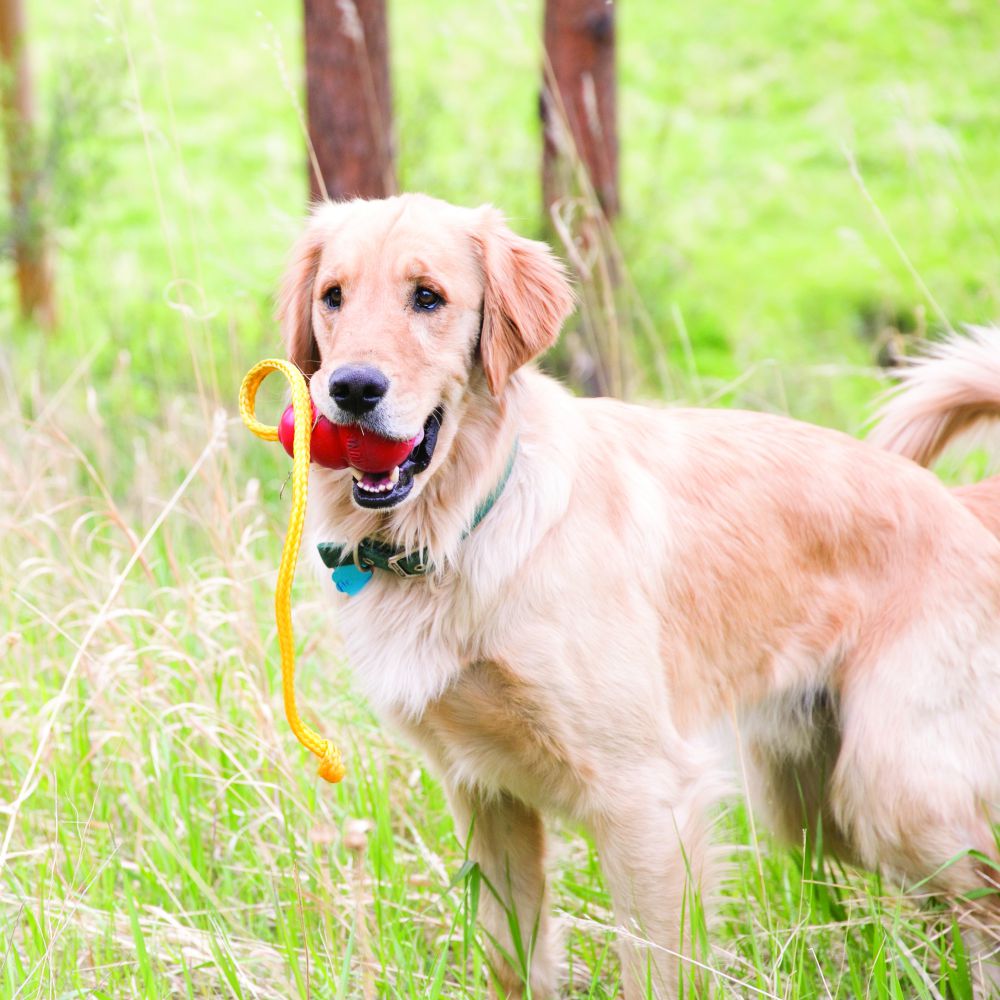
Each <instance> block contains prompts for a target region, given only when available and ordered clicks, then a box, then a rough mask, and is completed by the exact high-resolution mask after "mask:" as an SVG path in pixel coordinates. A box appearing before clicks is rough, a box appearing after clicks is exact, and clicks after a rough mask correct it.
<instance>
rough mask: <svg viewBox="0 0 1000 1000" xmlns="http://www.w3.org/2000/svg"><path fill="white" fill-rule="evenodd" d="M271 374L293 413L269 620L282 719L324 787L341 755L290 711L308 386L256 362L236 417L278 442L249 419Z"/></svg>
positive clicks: (272, 431)
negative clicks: (274, 635)
mask: <svg viewBox="0 0 1000 1000" xmlns="http://www.w3.org/2000/svg"><path fill="white" fill-rule="evenodd" d="M271 372H281V374H282V375H284V376H285V378H286V379H288V384H289V386H290V387H291V390H292V406H293V407H294V409H295V443H296V448H295V456H294V458H293V459H292V510H291V513H290V514H289V515H288V531H287V533H286V534H285V545H284V548H283V549H282V550H281V565H280V566H279V567H278V583H277V587H276V589H275V592H274V616H275V619H276V621H277V624H278V646H279V647H280V649H281V688H282V692H283V694H284V699H285V716H286V717H287V719H288V724H289V725H290V726H291V727H292V732H293V733H295V737H296V739H298V741H299V742H300V743H301V744H302V745H303V746H304V747H305V748H306V749H307V750H309V751H311V752H312V753H314V754H315V755H316V756H317V757H319V758H320V765H319V774H320V777H321V778H325V779H326V780H327V781H340V779H341V778H343V777H344V765H343V763H342V762H341V758H340V751H339V750H338V749H337V748H336V747H335V746H334V745H333V744H332V743H331V742H330V741H329V740H325V739H323V738H322V737H321V736H320V735H319V734H318V733H316V732H314V731H313V730H312V729H310V728H309V726H307V725H306V724H305V723H304V722H303V721H302V720H301V719H300V718H299V710H298V709H297V708H296V707H295V643H294V640H293V638H292V579H293V578H294V576H295V564H296V562H297V561H298V558H299V546H300V544H301V542H302V526H303V523H304V522H305V516H306V497H307V495H308V492H309V448H308V447H305V448H303V447H301V443H302V442H303V441H305V442H308V441H309V439H310V437H311V436H312V405H311V402H310V399H309V386H308V383H307V382H306V380H305V377H304V376H303V374H302V372H300V371H299V370H298V368H296V367H295V366H294V365H291V364H289V363H288V362H287V361H278V360H275V359H271V360H268V361H261V362H260V363H259V364H256V365H254V366H253V368H251V369H250V371H248V372H247V374H246V377H245V378H244V379H243V384H242V385H241V386H240V416H241V417H242V418H243V423H245V424H246V425H247V427H248V428H249V430H250V431H252V432H253V433H254V434H256V435H257V437H259V438H263V439H264V440H265V441H277V440H278V428H277V427H269V426H268V425H267V424H262V423H261V422H260V421H259V420H258V419H257V417H256V416H255V415H254V400H255V399H256V398H257V389H258V388H259V387H260V384H261V382H263V381H264V379H265V378H267V376H268V375H269V374H270V373H271Z"/></svg>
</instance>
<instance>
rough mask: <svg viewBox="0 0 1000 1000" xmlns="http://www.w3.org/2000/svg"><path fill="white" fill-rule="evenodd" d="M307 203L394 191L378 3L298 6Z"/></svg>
mask: <svg viewBox="0 0 1000 1000" xmlns="http://www.w3.org/2000/svg"><path fill="white" fill-rule="evenodd" d="M305 41H306V95H307V106H308V116H309V141H310V143H311V145H312V150H311V152H312V156H311V160H312V169H311V170H310V194H311V195H312V197H313V198H322V197H329V198H333V199H341V198H353V197H359V196H360V197H364V198H384V197H386V196H387V195H390V194H393V193H394V192H395V190H396V177H395V172H394V169H393V142H392V96H391V92H390V87H389V52H388V31H387V25H386V5H385V0H305Z"/></svg>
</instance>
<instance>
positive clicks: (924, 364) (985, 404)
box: [868, 327, 1000, 537]
mask: <svg viewBox="0 0 1000 1000" xmlns="http://www.w3.org/2000/svg"><path fill="white" fill-rule="evenodd" d="M996 417H1000V330H998V329H991V328H989V327H970V328H969V332H968V335H967V336H953V337H949V338H948V339H947V340H945V341H942V342H941V343H940V344H936V345H935V346H934V347H932V348H931V349H930V350H929V351H928V352H927V354H926V355H925V356H924V357H922V358H920V359H919V360H917V361H914V362H912V363H911V364H910V366H909V367H908V368H907V370H906V372H905V373H904V374H903V381H902V384H901V385H900V386H899V388H898V389H897V390H896V391H895V392H894V393H893V394H892V396H891V397H890V398H889V400H888V402H886V403H885V405H884V406H883V407H882V408H881V410H880V411H879V413H878V423H877V424H876V425H875V427H874V429H873V430H872V432H871V433H870V434H869V435H868V440H869V441H871V442H872V443H873V444H875V445H878V447H880V448H884V449H885V450H886V451H893V452H896V454H898V455H905V456H906V457H907V458H910V459H912V460H913V461H914V462H919V463H920V464H921V465H930V464H931V462H933V461H934V459H935V458H937V457H938V455H940V454H941V452H942V451H943V450H944V448H945V446H946V445H947V444H948V442H949V441H950V440H951V439H952V438H953V437H955V436H956V435H957V434H960V433H962V432H963V431H966V430H969V429H970V428H971V427H972V426H973V425H974V424H977V423H980V422H981V421H983V420H986V419H989V418H996ZM952 492H953V493H954V495H955V497H956V499H958V500H960V501H961V502H962V503H963V504H964V505H965V507H966V508H967V509H968V510H969V511H970V512H971V513H972V514H974V515H975V516H976V517H977V518H978V519H979V520H980V521H981V522H982V523H983V524H984V525H985V526H986V527H987V528H989V530H990V531H991V532H992V533H993V534H994V535H996V536H997V537H1000V476H994V477H992V478H991V479H985V480H983V482H981V483H973V484H971V485H969V486H959V487H957V488H956V489H954V490H953V491H952Z"/></svg>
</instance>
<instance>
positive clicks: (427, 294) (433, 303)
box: [413, 285, 444, 312]
mask: <svg viewBox="0 0 1000 1000" xmlns="http://www.w3.org/2000/svg"><path fill="white" fill-rule="evenodd" d="M413 304H414V305H415V306H416V307H417V309H422V310H423V311H424V312H433V311H434V310H435V309H437V308H438V306H443V305H444V299H443V298H441V296H440V295H438V293H437V292H434V291H431V289H429V288H425V287H424V286H423V285H420V286H418V287H417V290H416V291H415V292H414V293H413Z"/></svg>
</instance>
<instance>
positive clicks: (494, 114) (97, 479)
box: [0, 0, 1000, 998]
mask: <svg viewBox="0 0 1000 1000" xmlns="http://www.w3.org/2000/svg"><path fill="white" fill-rule="evenodd" d="M392 6H393V11H392V14H393V24H392V38H393V48H394V83H395V91H396V102H397V112H398V140H399V142H398V145H399V151H400V167H399V173H400V180H401V184H402V186H403V187H405V188H407V189H423V190H427V191H430V192H431V193H434V194H437V195H440V196H442V197H446V198H449V199H452V200H455V201H459V202H466V203H477V202H482V201H492V202H494V203H496V204H498V205H500V206H501V207H503V208H504V209H505V210H506V211H507V212H508V213H509V215H510V216H511V218H512V220H513V221H514V223H515V225H516V226H517V227H518V228H520V229H521V230H522V231H524V232H526V233H529V234H531V233H534V234H540V233H542V232H543V226H542V224H541V221H540V218H539V215H540V206H539V198H538V180H537V173H538V171H537V165H538V159H539V155H540V153H539V134H538V126H537V123H536V121H535V109H536V95H537V85H538V84H537V67H538V64H539V52H538V42H537V37H536V36H537V32H536V30H535V29H536V26H537V24H538V22H539V16H540V15H539V8H538V5H537V4H536V3H532V4H523V3H520V2H515V0H496V2H495V3H486V4H482V5H470V4H468V3H465V4H460V3H458V2H456V0H442V2H440V3H436V4H433V5H432V4H430V3H402V2H398V3H394V4H393V5H392ZM296 10H297V5H296V4H279V3H276V2H274V0H269V2H267V3H262V4H256V5H252V6H251V7H247V6H246V5H243V4H238V3H235V2H234V0H218V2H215V0H213V2H212V3H196V2H194V0H181V2H177V3H171V4H170V5H169V8H168V7H167V6H166V5H155V6H154V5H152V4H149V3H146V2H140V0H136V2H135V3H134V4H130V5H125V6H122V5H119V4H118V3H116V2H109V3H101V4H99V5H91V4H89V3H86V2H84V0H77V2H75V3H66V4H59V5H56V4H46V5H41V4H36V5H33V7H32V10H31V16H32V22H31V27H32V31H33V37H32V45H33V54H34V55H35V57H36V63H37V67H38V71H39V77H40V91H41V98H42V100H41V102H40V103H41V107H42V109H43V113H44V117H45V118H46V121H47V122H49V123H50V124H52V123H53V121H55V122H56V123H57V124H59V123H60V119H59V113H60V112H57V111H53V109H64V108H65V107H66V103H65V102H66V100H67V97H66V95H67V93H68V92H69V91H71V92H72V93H74V94H79V93H83V94H84V95H85V97H84V98H80V100H83V101H84V106H83V107H81V108H79V109H78V111H77V112H76V116H75V117H73V118H72V119H71V120H70V121H69V123H68V124H67V122H66V121H65V120H63V121H61V128H62V131H60V130H59V129H56V133H57V134H59V135H61V136H63V137H64V139H65V143H64V145H63V147H62V148H61V154H60V159H59V162H58V164H57V170H56V173H55V177H54V183H55V195H56V198H55V204H56V206H57V211H56V219H57V222H58V231H57V236H58V242H59V294H60V305H61V315H62V322H61V325H60V327H59V329H58V330H57V331H56V332H55V333H54V334H52V335H51V336H48V337H45V336H42V335H41V334H40V333H39V332H38V331H36V330H34V329H32V328H30V327H26V326H22V325H18V324H16V323H15V322H14V320H13V301H12V291H11V288H12V283H11V281H10V280H9V277H10V276H9V269H8V268H4V269H3V270H2V272H0V315H2V316H3V317H4V320H5V324H4V327H5V333H4V339H3V346H2V348H0V381H2V385H3V394H2V402H0V411H2V414H3V419H4V422H5V426H7V427H8V433H7V437H6V439H5V440H4V442H3V443H2V444H0V656H2V658H3V664H4V669H3V672H2V674H0V747H2V751H3V762H2V764H0V803H2V809H0V844H2V845H3V848H2V853H3V855H4V859H3V863H2V864H0V995H2V996H22V997H34V996H46V997H48V996H52V997H55V996H60V997H62V996H98V997H100V996H107V997H121V996H132V995H134V996H166V995H179V996H192V997H216V996H240V997H271V996H318V997H363V996H365V982H366V975H369V976H370V979H371V980H372V981H373V982H374V984H375V990H376V994H377V995H379V996H385V997H415V998H416V997H420V998H423V997H457V996H468V997H484V996H485V995H486V981H487V972H486V968H485V965H484V960H483V957H482V953H481V950H480V944H481V942H480V941H479V938H478V937H477V934H476V932H475V921H474V915H473V912H472V911H473V909H474V906H473V903H474V897H475V895H476V893H480V894H481V893H482V892H483V891H487V890H486V889H484V887H483V886H482V885H481V884H480V882H479V881H478V879H477V874H476V869H474V868H470V867H468V866H465V865H464V864H463V862H464V861H465V852H464V848H463V845H462V843H461V841H460V839H459V838H458V837H457V836H456V834H455V832H454V831H453V830H452V826H451V822H450V819H449V817H448V814H447V809H446V806H445V802H444V798H443V795H442V793H441V790H440V789H439V788H438V787H437V785H436V784H435V783H434V782H433V780H432V779H431V778H430V777H429V776H428V775H427V773H426V772H425V771H424V770H423V768H422V765H421V762H420V761H419V760H418V759H417V758H415V757H414V756H413V755H412V754H411V753H410V752H409V751H408V750H407V749H405V748H403V747H401V746H400V745H398V744H397V743H396V742H395V741H394V740H393V738H392V736H391V735H390V734H389V733H387V732H386V731H384V730H383V729H381V728H380V727H379V725H378V724H377V723H376V721H375V720H374V718H373V717H372V715H371V714H370V712H369V711H368V709H367V708H366V706H365V705H364V704H363V703H362V702H361V701H360V699H359V697H358V696H357V694H356V693H355V692H354V691H353V689H352V687H351V681H350V673H349V670H348V667H347V665H346V664H345V663H344V660H343V656H342V652H341V643H340V640H339V637H338V633H337V623H336V621H335V620H332V619H331V618H330V617H329V614H328V612H327V611H325V610H324V605H323V602H322V595H321V591H320V588H319V587H318V586H317V585H316V584H315V582H314V581H313V580H311V579H303V580H300V581H299V583H298V585H297V597H296V625H297V630H298V631H297V635H298V642H299V650H300V657H301V660H300V662H301V676H300V680H299V685H298V686H299V691H300V698H301V703H302V706H303V710H304V712H305V714H306V716H307V717H308V718H309V719H310V721H311V722H312V723H313V725H315V726H316V727H317V728H319V729H320V730H321V731H322V732H324V733H327V734H330V735H333V736H335V737H336V738H337V739H339V740H340V741H341V743H342V745H344V746H345V749H346V750H347V751H348V756H349V761H350V763H349V776H348V780H347V781H346V782H345V783H344V784H342V785H340V786H337V787H335V788H331V787H329V786H326V785H323V784H321V783H320V782H319V781H318V780H317V779H316V778H315V776H314V769H313V765H312V762H311V760H309V759H308V758H307V756H306V755H305V753H304V751H302V750H301V749H300V748H299V747H298V745H297V744H295V742H294V741H293V739H292V738H291V736H290V734H289V733H288V731H287V727H286V725H285V723H284V720H283V718H282V717H281V710H280V689H279V682H278V677H277V673H276V664H275V655H276V643H275V636H274V629H273V625H272V621H271V607H270V602H271V594H272V586H273V582H274V575H275V570H276V566H277V558H278V551H279V546H280V536H281V531H282V528H283V519H284V515H285V512H286V509H287V497H285V498H284V499H283V498H282V497H281V490H282V486H283V483H284V476H285V472H286V468H287V467H286V465H285V463H284V462H283V461H282V459H281V457H280V456H279V455H278V454H276V453H275V450H274V449H269V448H267V447H265V446H263V445H261V444H260V443H259V442H256V441H255V440H252V439H250V438H249V436H248V435H247V434H246V433H245V432H244V431H243V429H242V427H241V425H240V424H239V423H238V421H237V420H236V419H235V407H234V405H233V396H234V390H235V387H236V385H237V384H238V380H239V378H240V377H241V375H242V373H243V371H244V370H245V369H246V368H247V367H248V366H249V364H250V363H251V362H252V361H253V360H256V359H257V358H259V357H260V356H262V355H264V354H269V353H273V352H274V351H275V350H276V349H277V336H276V332H275V330H274V327H273V324H272V321H271V309H272V306H271V303H272V295H273V290H274V287H275V283H276V279H277V276H278V274H279V273H280V268H281V264H282V260H283V258H284V254H285V252H286V249H287V247H288V245H289V243H290V241H291V239H292V237H293V235H294V233H295V231H296V227H297V225H298V223H299V220H300V217H301V214H302V208H303V203H304V197H305V161H304V156H303V153H302V149H301V136H300V131H299V125H298V119H297V115H296V110H295V98H294V94H295V86H294V84H292V85H290V86H289V85H286V80H292V81H295V80H297V79H298V74H299V72H300V65H299V43H300V39H299V32H300V26H299V22H298V20H297V18H296V16H295V14H296ZM998 31H1000V10H998V8H997V7H996V6H995V5H992V4H987V3H985V2H978V0H954V2H951V3H930V2H916V3H903V2H901V0H883V2H879V3H875V2H868V3H866V2H858V3H853V4H842V3H834V2H832V0H823V2H820V3H817V4H812V5H805V6H803V5H800V4H792V3H791V2H789V0H779V2H775V3H772V4H758V3H752V2H750V0H741V2H737V3H731V4H728V5H725V6H722V5H714V6H713V5H705V4H701V5H699V4H696V3H691V2H687V0H684V2H680V3H657V2H654V0H642V2H640V0H635V2H633V3H628V4H624V5H622V8H621V10H620V81H621V94H620V98H621V133H622V141H623V157H622V186H623V203H624V206H625V213H624V215H623V218H622V219H621V221H620V224H619V226H618V238H619V240H620V243H621V246H622V248H623V251H624V253H625V257H626V260H627V263H628V266H629V270H630V274H631V276H632V278H633V280H634V282H635V285H636V288H637V293H638V296H639V298H640V299H641V302H642V304H643V307H644V309H645V310H646V311H647V312H648V314H649V316H650V319H651V322H652V326H653V328H654V329H655V330H656V331H658V335H659V338H660V340H659V343H660V346H661V347H662V350H663V351H664V352H665V354H666V356H667V357H668V358H669V359H670V360H671V362H672V363H673V364H674V366H675V367H676V370H677V371H678V372H679V373H680V376H679V379H678V381H679V384H680V386H681V387H682V389H683V391H684V392H685V394H686V395H687V396H689V397H690V398H710V399H713V400H715V401H717V402H720V403H725V404H739V405H750V406H757V407H765V408H770V409H775V410H781V411H784V412H789V413H792V414H795V415H799V416H803V417H808V418H810V419H816V420H820V421H822V422H825V423H829V424H833V425H837V426H841V427H845V428H848V429H857V428H858V427H859V426H861V424H862V423H863V421H864V418H865V416H866V414H867V404H868V401H869V400H870V399H871V396H872V394H873V392H874V391H875V390H876V389H877V387H878V381H877V379H876V378H875V377H874V376H873V374H872V365H873V361H874V358H875V352H876V350H877V348H878V345H879V343H880V342H881V341H882V340H884V338H885V337H887V336H890V335H893V333H894V331H902V332H903V333H911V332H923V331H927V332H931V333H933V332H935V331H937V330H939V329H940V328H941V327H942V325H943V323H944V319H943V316H946V317H947V318H948V320H950V322H951V323H953V324H958V323H960V322H962V321H967V320H974V321H984V320H989V319H990V318H992V317H995V316H996V314H997V311H998V310H997V305H998V295H1000V288H998V278H997V275H998V274H1000V268H998V263H1000V252H998V225H997V223H998V213H1000V169H998V168H1000V151H998V147H997V143H996V137H997V129H998V124H1000V118H998V115H1000V112H998V105H997V102H996V97H995V95H996V94H997V93H998V92H1000V62H998V61H997V59H996V56H995V51H993V49H994V48H995V46H993V45H992V43H991V40H992V39H995V38H996V37H997V36H998ZM81 80H85V81H86V87H84V88H82V89H81V87H80V86H79V85H78V84H79V81H81ZM69 84H72V86H69ZM53 115H55V119H53ZM852 162H853V163H855V164H856V165H857V176H855V175H853V174H852V170H851V169H850V164H851V163H852ZM873 206H877V212H876V210H875V207H873ZM900 250H901V251H902V253H901V252H900ZM904 254H905V259H904ZM942 314H943V316H942ZM682 330H683V331H684V332H683V333H682ZM685 337H686V338H687V341H688V342H689V344H690V358H691V359H693V367H692V364H691V362H690V361H689V355H688V352H687V351H686V349H685ZM647 346H648V345H647ZM649 375H650V378H649V383H648V386H649V388H648V390H647V391H652V388H651V387H654V386H655V384H656V379H655V377H654V376H653V373H652V370H650V372H649ZM269 398H270V400H271V403H272V404H273V405H275V406H276V405H277V401H278V394H277V389H274V390H272V391H271V392H270V393H269ZM219 406H224V407H225V408H226V410H227V421H226V423H225V426H224V427H223V428H221V429H219V428H217V429H216V430H217V433H216V436H215V437H213V419H214V418H213V414H214V413H215V412H216V410H217V408H218V407H219ZM192 470H193V471H192ZM952 471H954V472H955V474H956V475H959V474H963V470H961V469H958V468H957V467H956V468H955V469H954V470H952ZM187 477H190V479H189V481H186V479H187ZM181 487H183V488H182V489H181ZM178 491H179V492H178ZM159 518H161V519H162V521H161V522H160V523H157V519H159ZM133 561H134V562H133ZM130 564H131V565H130ZM126 567H129V571H128V573H127V574H124V575H123V571H124V570H125V568H126ZM119 587H120V590H119ZM351 818H354V819H363V820H366V821H369V822H370V823H371V827H370V830H369V831H368V834H367V845H366V850H365V851H364V852H363V854H352V853H351V852H349V851H348V850H347V849H346V848H345V846H344V842H343V839H342V831H343V828H344V824H345V822H346V821H347V820H349V819H351ZM720 824H721V826H722V827H723V832H724V834H725V836H724V837H723V839H725V840H727V841H729V842H731V843H733V844H734V845H736V846H735V847H734V848H733V850H732V851H731V852H729V855H728V857H729V861H730V865H729V875H728V877H727V879H726V880H725V883H724V891H723V892H722V894H721V905H720V907H719V909H718V913H717V916H716V917H714V918H712V919H711V921H710V926H709V931H708V940H709V941H710V946H709V945H707V944H704V945H703V948H702V958H703V959H704V960H705V961H706V963H707V964H708V965H710V966H711V968H712V970H714V971H712V972H711V973H708V974H707V981H708V983H709V984H710V987H709V988H710V989H711V990H713V991H714V992H715V993H716V994H718V995H725V996H748V997H749V996H758V995H773V996H781V997H795V998H806V997H837V998H846V997H877V998H883V997H884V998H893V997H907V998H909V997H939V996H949V997H956V998H960V997H965V996H968V995H969V985H968V984H969V975H970V973H969V969H968V962H967V959H966V958H965V955H964V950H963V946H962V942H961V939H960V938H958V937H957V936H956V934H955V933H954V931H953V927H952V924H951V918H950V916H949V914H948V913H947V912H946V911H943V910H938V909H934V908H933V906H932V905H931V904H929V903H926V902H925V901H921V900H914V899H909V898H905V897H901V896H899V895H897V894H895V893H894V892H893V891H892V890H891V889H890V888H889V887H885V886H882V885H880V884H879V883H878V882H877V880H875V879H873V878H870V877H866V876H862V875H859V874H858V873H856V872H852V871H847V870H841V869H839V868H836V867H832V866H830V865H827V864H823V863H821V862H819V861H817V860H816V859H814V858H813V857H812V856H811V852H810V851H809V850H805V851H797V852H796V851H787V850H785V849H782V848H779V847H777V846H776V845H774V844H772V843H771V841H770V840H768V839H767V838H766V837H765V836H763V835H762V836H761V839H760V840H759V841H758V840H757V839H756V838H755V837H754V836H752V833H751V831H750V829H749V828H748V824H747V819H746V816H745V813H744V811H743V810H742V808H741V807H740V806H739V805H738V804H736V805H735V806H733V808H732V809H731V811H729V812H727V813H726V814H725V816H724V817H723V818H722V819H721V820H720ZM552 855H553V856H552V880H553V896H554V902H555V905H556V908H557V910H558V911H559V913H560V914H561V915H562V917H563V919H564V921H565V922H566V924H567V927H568V935H567V943H568V963H569V964H568V971H569V975H570V977H571V983H572V988H571V990H568V992H567V995H573V996H579V997H593V998H603V997H613V996H615V995H616V989H617V983H618V975H619V971H618V966H617V960H616V958H615V956H614V951H613V946H612V945H613V938H614V933H613V921H612V919H611V915H610V909H609V902H608V898H607V894H606V891H605V889H604V886H603V884H602V881H601V877H600V873H599V866H598V863H597V858H596V855H595V852H594V850H593V847H592V845H591V844H589V843H588V842H587V840H586V838H584V837H583V836H582V835H581V834H580V833H579V832H578V831H575V830H570V829H562V828H559V827H556V829H555V831H554V837H553V850H552ZM690 919H691V920H692V922H693V926H696V927H697V926H698V925H699V922H700V919H701V915H700V913H699V912H698V909H697V907H695V908H694V910H693V912H692V913H691V914H690ZM699 937H701V936H700V935H699ZM366 969H367V970H369V973H367V974H366V973H365V970H366ZM686 995H690V990H689V991H688V992H687V993H686Z"/></svg>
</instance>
